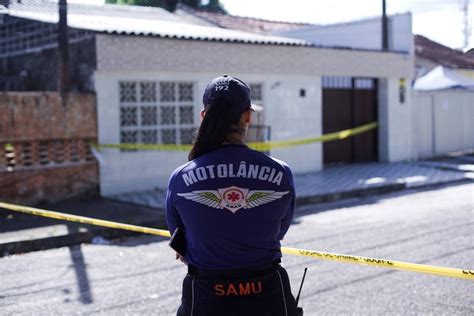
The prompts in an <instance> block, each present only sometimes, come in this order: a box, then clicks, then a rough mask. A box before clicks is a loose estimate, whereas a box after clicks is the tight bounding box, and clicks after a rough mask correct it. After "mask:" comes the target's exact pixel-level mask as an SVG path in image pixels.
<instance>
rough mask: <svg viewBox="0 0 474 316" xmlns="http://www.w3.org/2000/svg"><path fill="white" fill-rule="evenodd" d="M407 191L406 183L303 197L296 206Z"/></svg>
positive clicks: (297, 199)
mask: <svg viewBox="0 0 474 316" xmlns="http://www.w3.org/2000/svg"><path fill="white" fill-rule="evenodd" d="M405 189H407V186H406V185H405V184H404V183H395V184H389V185H384V186H379V187H373V188H365V189H357V190H351V191H342V192H334V193H330V194H323V195H312V196H302V197H299V198H298V197H297V198H296V206H297V207H298V206H303V205H307V204H316V203H325V202H334V201H338V200H342V199H347V198H354V197H365V196H371V195H379V194H384V193H391V192H396V191H401V190H405Z"/></svg>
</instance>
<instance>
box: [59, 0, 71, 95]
mask: <svg viewBox="0 0 474 316" xmlns="http://www.w3.org/2000/svg"><path fill="white" fill-rule="evenodd" d="M58 55H59V56H58V57H59V62H58V90H59V93H60V95H61V98H62V99H63V100H64V97H65V96H66V93H67V92H68V91H69V39H68V27H67V0H59V23H58Z"/></svg>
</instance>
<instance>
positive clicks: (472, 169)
mask: <svg viewBox="0 0 474 316" xmlns="http://www.w3.org/2000/svg"><path fill="white" fill-rule="evenodd" d="M473 158H474V157H473ZM451 166H452V168H450V169H449V168H446V167H445V163H444V162H434V161H429V162H428V161H423V162H413V163H366V164H353V165H342V166H333V167H329V168H326V169H324V170H323V171H320V172H313V173H306V174H295V175H294V179H295V187H296V195H297V203H300V204H305V203H309V202H311V203H315V202H324V201H331V200H337V199H340V198H346V197H354V196H363V195H370V194H378V193H386V192H391V191H396V190H403V189H406V188H413V187H426V186H433V185H441V184H446V183H451V182H457V181H464V180H468V179H474V162H473V163H472V164H466V163H465V162H462V161H460V162H459V163H458V165H455V164H454V163H451ZM460 166H463V168H465V169H466V170H464V169H462V168H461V167H460ZM165 194H166V190H165V189H156V190H149V191H141V192H131V193H126V194H120V195H115V196H111V197H110V198H111V199H114V200H117V201H122V202H127V203H133V204H137V205H143V206H148V207H152V208H162V207H163V205H164V199H165Z"/></svg>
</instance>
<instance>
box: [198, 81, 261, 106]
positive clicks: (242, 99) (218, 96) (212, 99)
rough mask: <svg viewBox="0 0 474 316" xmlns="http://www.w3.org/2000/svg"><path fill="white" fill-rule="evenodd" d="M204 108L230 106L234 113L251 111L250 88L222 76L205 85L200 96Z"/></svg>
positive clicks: (241, 82)
mask: <svg viewBox="0 0 474 316" xmlns="http://www.w3.org/2000/svg"><path fill="white" fill-rule="evenodd" d="M202 102H203V104H204V107H208V106H225V105H228V106H231V107H232V108H233V110H234V113H241V112H243V111H245V110H247V109H252V105H251V102H250V88H249V87H248V86H247V85H246V84H245V82H243V81H242V80H240V79H237V78H234V77H231V76H228V75H222V76H220V77H217V78H214V79H213V80H212V81H211V82H209V83H208V84H207V87H206V90H205V91H204V95H203V96H202Z"/></svg>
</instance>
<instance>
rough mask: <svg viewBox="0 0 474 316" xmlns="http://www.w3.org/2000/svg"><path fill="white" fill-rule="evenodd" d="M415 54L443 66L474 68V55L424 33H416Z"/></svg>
mask: <svg viewBox="0 0 474 316" xmlns="http://www.w3.org/2000/svg"><path fill="white" fill-rule="evenodd" d="M415 54H416V56H418V57H421V58H426V59H429V60H431V61H433V62H435V63H437V64H440V65H442V66H446V67H450V68H467V69H474V55H471V54H463V53H462V52H460V51H457V50H455V49H452V48H449V47H446V46H444V45H441V44H440V43H437V42H435V41H432V40H430V39H429V38H426V37H424V36H422V35H415Z"/></svg>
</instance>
